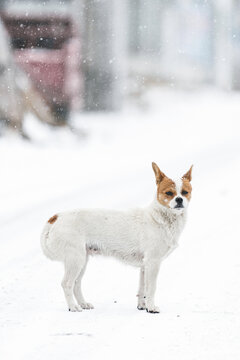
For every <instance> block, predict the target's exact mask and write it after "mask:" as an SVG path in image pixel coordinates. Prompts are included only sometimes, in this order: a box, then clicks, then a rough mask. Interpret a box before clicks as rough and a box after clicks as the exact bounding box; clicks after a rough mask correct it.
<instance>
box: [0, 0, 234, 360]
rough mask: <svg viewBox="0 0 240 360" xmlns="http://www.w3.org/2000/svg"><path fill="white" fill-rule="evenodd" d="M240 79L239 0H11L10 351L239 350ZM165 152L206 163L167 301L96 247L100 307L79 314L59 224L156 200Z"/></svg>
mask: <svg viewBox="0 0 240 360" xmlns="http://www.w3.org/2000/svg"><path fill="white" fill-rule="evenodd" d="M239 90H240V0H72V1H70V0H69V1H67V0H65V1H59V0H48V1H47V0H45V1H40V0H31V1H22V0H14V1H12V0H5V1H4V0H0V159H1V162H0V204H1V206H0V272H1V279H0V289H1V291H0V298H1V300H0V307H1V309H0V339H1V345H0V347H1V349H0V353H1V355H2V358H4V359H7V360H12V359H13V360H15V359H24V360H28V359H36V360H37V359H39V360H42V359H46V360H48V359H49V360H50V359H51V360H52V359H55V358H56V359H60V360H65V359H66V358H69V357H70V358H71V359H72V360H75V359H76V360H78V359H87V360H91V359H93V360H95V359H96V354H97V356H98V358H99V359H112V358H113V357H114V359H121V360H122V359H129V358H130V356H131V359H134V358H136V357H137V358H138V359H139V360H140V359H142V360H145V359H155V358H156V354H157V356H158V358H162V359H166V360H175V359H184V360H193V359H195V360H212V359H223V360H225V359H227V358H230V359H233V360H239V359H240V342H239V333H240V313H239V299H240V287H239V278H240V264H239V259H240V256H239V254H240V242H239V238H240V230H239V225H238V224H239V203H240V197H239V190H238V189H236V187H238V184H239V183H240V92H239ZM152 161H155V162H156V163H157V164H158V165H159V167H160V169H161V170H162V171H163V172H164V173H165V174H166V175H167V176H169V177H171V178H176V177H181V176H182V175H183V174H184V173H185V172H186V171H187V170H188V169H189V168H190V166H191V165H192V164H194V167H193V181H192V183H193V196H192V200H191V204H190V208H189V215H188V223H187V226H186V229H185V230H184V233H183V235H182V237H181V239H180V246H179V248H178V249H177V250H176V251H175V252H174V253H173V254H172V255H171V256H170V257H169V258H168V259H167V260H166V262H164V264H163V266H162V267H161V271H160V276H159V283H158V292H157V294H156V299H157V303H158V304H159V305H160V308H161V310H162V313H161V314H160V315H159V317H158V318H156V317H154V318H153V317H151V316H150V317H148V314H140V315H139V312H138V313H137V310H135V307H136V304H135V302H136V296H135V295H136V291H137V282H138V269H135V268H129V267H125V266H124V265H122V264H120V263H118V262H115V261H113V260H110V259H102V258H93V259H91V260H90V263H89V265H88V269H87V272H86V277H84V284H83V286H84V293H85V292H86V297H87V299H89V301H90V302H92V303H93V304H94V305H95V310H93V311H91V312H90V313H89V312H88V313H86V312H82V313H80V314H73V315H74V316H69V315H71V314H69V313H68V312H67V311H65V301H64V298H63V294H62V290H61V287H60V282H61V278H62V267H61V264H57V263H55V264H53V263H51V262H50V261H48V260H47V259H46V258H45V257H44V256H43V254H42V252H41V249H40V244H39V238H40V233H41V231H42V228H43V225H44V223H45V222H46V220H47V219H48V218H50V217H51V216H53V214H56V213H58V212H61V211H64V210H69V209H74V208H89V207H90V208H91V207H94V208H115V209H128V208H131V207H137V206H146V205H147V204H149V203H150V202H151V201H152V199H153V197H154V196H155V192H156V185H155V180H154V174H153V171H152V167H151V162H152ZM235 184H237V185H235ZM113 274H114V275H113ZM36 278H37V281H36ZM85 279H86V280H85ZM16 299H17V300H16ZM75 315H77V316H75ZM78 315H79V316H78ZM129 319H130V321H129ZM65 335H67V336H65ZM71 335H74V336H71ZM119 339H120V340H119ZM120 341H121V344H124V346H119V344H120ZM10 344H14V346H10ZM96 349H97V350H96ZM116 349H117V351H116ZM96 351H97V353H96ZM113 355H114V356H113Z"/></svg>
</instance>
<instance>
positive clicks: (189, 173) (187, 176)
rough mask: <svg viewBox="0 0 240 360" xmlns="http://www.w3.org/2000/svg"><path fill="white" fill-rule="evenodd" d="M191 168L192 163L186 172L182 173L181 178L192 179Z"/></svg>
mask: <svg viewBox="0 0 240 360" xmlns="http://www.w3.org/2000/svg"><path fill="white" fill-rule="evenodd" d="M192 168H193V165H192V166H191V167H190V169H189V170H188V172H186V174H184V175H183V177H182V178H183V179H186V180H188V181H191V180H192Z"/></svg>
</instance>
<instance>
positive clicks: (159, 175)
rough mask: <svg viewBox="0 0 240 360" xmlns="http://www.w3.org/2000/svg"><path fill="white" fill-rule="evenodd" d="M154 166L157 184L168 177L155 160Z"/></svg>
mask: <svg viewBox="0 0 240 360" xmlns="http://www.w3.org/2000/svg"><path fill="white" fill-rule="evenodd" d="M152 168H153V171H154V173H155V177H156V184H160V182H161V181H162V180H163V179H164V178H165V177H166V175H165V174H164V173H163V172H162V171H161V170H160V169H159V167H158V166H157V164H155V162H152Z"/></svg>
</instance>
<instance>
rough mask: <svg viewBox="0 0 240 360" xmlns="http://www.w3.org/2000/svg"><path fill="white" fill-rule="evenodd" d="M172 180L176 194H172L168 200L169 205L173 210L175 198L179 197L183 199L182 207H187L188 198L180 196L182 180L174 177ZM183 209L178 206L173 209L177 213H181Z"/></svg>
mask: <svg viewBox="0 0 240 360" xmlns="http://www.w3.org/2000/svg"><path fill="white" fill-rule="evenodd" d="M174 182H175V188H176V192H177V195H176V196H174V198H173V199H172V200H171V201H170V202H169V207H170V208H171V209H173V210H174V208H175V206H176V204H177V202H176V198H178V197H180V198H182V199H183V208H184V209H186V208H187V207H188V200H187V198H186V197H185V196H182V187H183V181H182V179H176V180H175V181H174ZM184 209H181V208H179V209H175V210H174V211H175V212H176V213H178V212H179V213H181V212H183V211H184Z"/></svg>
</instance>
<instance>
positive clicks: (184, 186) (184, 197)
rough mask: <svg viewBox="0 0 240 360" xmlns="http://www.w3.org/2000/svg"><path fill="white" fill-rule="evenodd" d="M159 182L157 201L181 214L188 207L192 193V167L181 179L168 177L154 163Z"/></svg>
mask: <svg viewBox="0 0 240 360" xmlns="http://www.w3.org/2000/svg"><path fill="white" fill-rule="evenodd" d="M152 167H153V171H154V173H155V177H156V184H157V201H158V202H159V203H160V204H161V205H163V206H165V207H166V208H168V209H172V211H173V212H174V213H176V214H181V213H182V212H183V211H184V209H186V208H187V206H188V203H189V201H190V199H191V193H192V186H191V180H192V167H193V166H191V168H190V169H189V170H188V172H186V174H184V175H183V177H182V178H181V179H179V180H175V181H173V180H172V179H170V178H168V177H167V176H166V175H165V174H164V173H163V172H162V171H161V170H160V169H159V167H158V166H157V164H155V163H154V162H153V163H152Z"/></svg>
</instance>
